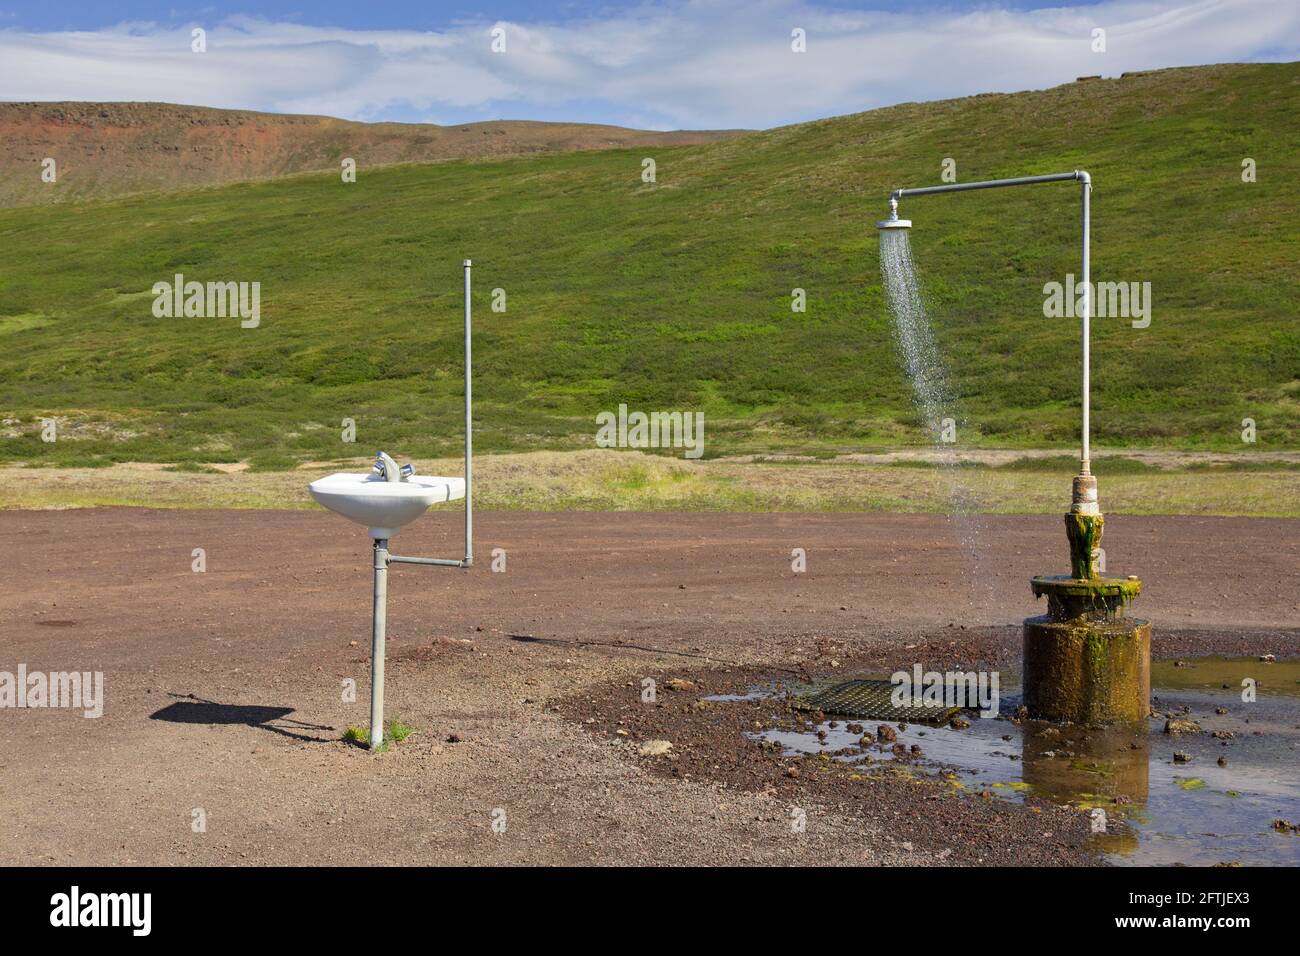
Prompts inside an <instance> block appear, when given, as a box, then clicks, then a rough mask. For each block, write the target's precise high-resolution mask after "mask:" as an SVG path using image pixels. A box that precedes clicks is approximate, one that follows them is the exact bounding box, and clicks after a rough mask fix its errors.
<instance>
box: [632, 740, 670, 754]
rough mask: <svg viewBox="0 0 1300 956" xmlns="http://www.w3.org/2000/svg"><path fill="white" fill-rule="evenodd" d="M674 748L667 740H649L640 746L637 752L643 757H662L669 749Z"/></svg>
mask: <svg viewBox="0 0 1300 956" xmlns="http://www.w3.org/2000/svg"><path fill="white" fill-rule="evenodd" d="M672 749H673V745H672V743H671V742H670V741H667V740H647V741H646V742H645V743H643V744H642V745H641V746H640V748H638V750H637V753H639V754H640V755H641V756H642V757H662V756H663V755H664V754H666V753H668V751H670V750H672Z"/></svg>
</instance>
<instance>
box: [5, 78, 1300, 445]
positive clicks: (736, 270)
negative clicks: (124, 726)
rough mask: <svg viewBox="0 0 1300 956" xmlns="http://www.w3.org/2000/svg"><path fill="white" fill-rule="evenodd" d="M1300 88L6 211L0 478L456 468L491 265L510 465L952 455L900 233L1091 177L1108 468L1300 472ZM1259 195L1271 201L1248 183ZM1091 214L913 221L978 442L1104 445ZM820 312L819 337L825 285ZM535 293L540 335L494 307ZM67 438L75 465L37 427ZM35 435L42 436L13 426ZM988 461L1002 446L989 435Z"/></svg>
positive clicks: (904, 116)
mask: <svg viewBox="0 0 1300 956" xmlns="http://www.w3.org/2000/svg"><path fill="white" fill-rule="evenodd" d="M1298 90H1300V64H1288V65H1282V66H1276V65H1272V66H1232V67H1209V68H1198V69H1193V70H1178V71H1166V72H1163V73H1159V74H1153V75H1147V76H1142V77H1136V78H1130V79H1126V80H1120V81H1094V82H1089V83H1084V84H1073V85H1070V86H1065V87H1060V88H1057V89H1054V90H1048V91H1043V92H1033V93H1023V94H1016V95H1009V96H1004V95H996V96H984V97H976V98H972V99H965V100H958V101H950V102H942V103H930V104H913V105H904V106H899V107H894V108H890V109H886V110H878V111H874V112H871V113H864V114H858V115H855V116H849V117H842V118H837V119H832V120H825V121H821V122H816V123H812V124H807V125H803V126H797V127H789V128H784V129H780V130H774V131H771V132H767V133H760V134H753V135H750V136H745V137H741V138H738V139H735V140H731V141H726V142H721V143H714V144H709V145H704V146H693V147H680V148H672V149H657V150H655V151H654V153H653V155H654V157H655V159H656V160H657V163H658V182H657V183H656V184H654V185H646V184H643V183H641V181H640V178H639V173H640V168H641V158H642V154H641V153H640V152H632V151H618V152H607V153H606V152H602V153H582V154H572V155H557V156H542V157H533V158H527V159H519V160H509V161H499V162H482V163H461V162H457V163H447V164H439V165H434V166H410V167H398V168H392V169H385V170H377V171H373V172H369V173H364V174H363V175H362V176H361V178H360V181H359V182H358V183H356V184H355V185H343V184H341V183H340V182H339V180H338V178H337V177H336V176H332V175H329V176H321V177H315V176H312V177H301V178H295V179H292V180H287V181H280V182H272V183H264V184H251V185H238V186H231V187H222V188H214V189H207V190H197V191H190V192H184V193H175V194H169V195H167V196H163V197H158V196H154V197H139V198H131V199H123V200H118V201H113V202H104V203H96V204H87V205H80V206H63V207H58V208H42V209H14V210H5V211H0V247H2V248H3V249H4V250H5V251H4V255H3V257H0V414H2V415H3V416H4V417H7V418H8V419H10V421H9V424H8V425H7V426H0V434H5V433H6V429H7V432H8V434H9V437H7V438H4V439H0V457H3V458H8V459H11V460H14V459H23V460H30V461H45V462H50V463H59V462H62V463H73V462H80V463H86V462H92V463H93V462H95V461H105V460H108V459H113V460H195V461H220V460H234V459H238V458H246V457H249V456H253V457H254V460H255V461H260V462H262V463H264V464H268V465H272V466H274V465H275V464H277V462H280V461H282V460H285V459H286V458H287V457H302V458H321V457H332V456H337V455H346V454H355V453H356V451H357V446H345V445H343V444H342V443H341V441H340V437H339V436H340V433H339V425H340V421H341V419H343V418H344V417H351V418H354V419H356V421H357V426H358V441H359V443H360V446H361V448H362V449H363V450H369V449H373V448H375V447H380V446H386V447H391V448H393V449H395V450H397V451H400V452H401V453H402V454H404V455H410V456H415V455H420V456H437V455H443V454H452V453H454V450H455V448H456V447H458V442H459V438H458V432H459V428H460V424H459V417H458V416H459V391H460V380H459V374H460V338H459V336H460V325H459V322H460V315H459V309H460V301H459V283H460V269H459V264H460V260H461V258H463V257H465V256H470V257H472V258H473V259H474V260H475V262H476V272H475V275H476V289H477V290H478V297H477V302H478V306H477V310H478V311H477V324H476V341H475V356H476V382H475V394H476V399H477V403H476V404H477V418H478V422H479V432H478V440H477V442H476V444H477V447H478V448H479V449H480V450H483V451H492V450H506V449H518V450H523V449H529V448H541V447H550V448H563V447H581V446H584V445H585V446H590V444H591V441H592V435H593V433H594V424H593V421H592V419H593V416H594V415H595V414H596V412H598V411H600V410H602V409H613V408H615V407H616V406H617V404H618V403H619V402H626V403H628V404H629V405H630V406H632V407H633V408H642V409H646V410H651V409H674V408H688V409H702V410H704V411H705V413H706V416H707V418H708V431H707V437H708V441H709V447H708V453H709V454H710V455H716V454H721V453H726V452H734V451H743V450H764V449H770V448H817V447H821V448H825V449H830V448H835V449H854V448H859V447H862V446H865V445H871V444H886V443H900V442H909V441H914V442H923V441H925V440H926V436H925V435H923V434H922V433H921V432H920V431H919V430H918V429H917V427H916V426H917V422H916V419H915V417H914V416H913V414H912V412H911V408H910V403H909V399H908V395H909V392H908V387H907V384H906V382H905V380H904V379H903V377H902V375H901V374H900V372H899V367H898V363H897V360H896V357H895V354H894V351H893V347H892V342H891V338H890V331H889V323H888V319H887V314H886V308H885V305H884V301H883V297H882V294H881V290H880V282H879V275H878V264H877V246H876V234H875V230H874V229H873V228H872V226H871V224H872V222H873V221H874V220H875V219H877V218H880V217H881V216H882V215H883V213H884V211H885V209H884V207H885V197H886V194H887V192H888V190H889V189H890V188H891V187H894V186H899V185H913V184H926V183H932V182H935V181H937V180H938V174H939V167H940V162H941V160H942V159H943V158H944V157H949V156H951V157H954V158H955V159H956V160H957V164H958V172H959V175H960V178H961V179H963V180H973V179H983V178H992V177H1000V176H1008V175H1017V174H1027V173H1041V172H1051V171H1058V170H1062V169H1071V168H1076V167H1078V168H1087V169H1089V170H1091V172H1092V174H1093V177H1094V180H1095V181H1096V190H1095V193H1094V202H1093V210H1094V250H1093V270H1094V277H1096V278H1099V279H1123V280H1136V281H1144V280H1149V281H1151V283H1152V285H1153V292H1154V296H1155V307H1154V318H1153V322H1152V324H1151V327H1150V328H1149V329H1146V330H1135V329H1131V328H1129V327H1128V324H1127V322H1120V321H1116V320H1111V321H1106V322H1099V323H1098V325H1097V328H1096V331H1095V344H1094V359H1095V368H1094V413H1093V420H1094V429H1095V434H1096V436H1097V440H1098V442H1099V443H1110V444H1124V443H1151V444H1161V445H1177V446H1183V447H1198V446H1217V447H1225V448H1226V447H1234V446H1235V447H1238V448H1240V447H1241V445H1240V442H1239V438H1238V432H1239V429H1240V421H1241V419H1242V418H1243V417H1247V416H1249V417H1252V418H1254V419H1255V420H1256V421H1257V422H1258V424H1259V433H1260V445H1261V447H1264V448H1274V449H1275V448H1278V447H1296V446H1297V445H1298V444H1300V405H1298V402H1300V381H1298V380H1297V375H1298V370H1300V336H1298V335H1297V321H1296V312H1297V305H1298V304H1300V287H1298V285H1297V280H1296V276H1295V263H1296V262H1297V261H1300V229H1298V228H1297V225H1296V224H1297V222H1300V185H1298V184H1300V148H1298V147H1300V119H1297V117H1300V96H1297V91H1298ZM1247 156H1249V157H1252V158H1254V159H1255V160H1256V161H1257V162H1258V166H1259V182H1257V183H1255V184H1253V185H1245V184H1243V183H1242V182H1241V180H1240V165H1241V161H1242V158H1243V157H1247ZM1077 203H1078V195H1077V190H1075V189H1073V188H1072V187H1068V186H1065V185H1050V186H1038V187H1031V188H1025V189H1019V190H1006V191H999V192H993V193H973V194H968V195H961V196H951V197H922V198H919V199H914V200H910V201H905V206H904V213H905V214H906V215H909V216H910V217H911V218H913V219H914V220H916V222H917V228H916V229H914V230H913V236H912V242H913V247H914V250H915V252H916V256H917V260H918V264H919V268H920V270H921V275H922V280H923V282H924V283H925V284H926V287H927V291H928V295H929V296H930V298H931V299H932V312H933V313H934V315H935V317H936V325H937V327H938V335H939V338H940V343H941V345H942V347H943V348H944V350H945V354H946V355H947V356H948V357H949V358H950V361H951V375H952V378H953V381H954V382H955V384H956V387H957V389H958V391H959V393H960V395H961V396H962V402H963V410H964V412H965V414H966V417H967V419H968V421H969V423H970V426H972V427H970V428H968V429H966V430H965V431H964V433H963V434H962V435H961V436H960V438H961V439H962V440H963V441H970V440H980V441H984V442H987V443H994V444H1004V445H1007V444H1021V445H1030V444H1033V445H1042V444H1050V443H1061V444H1062V445H1065V444H1068V443H1070V442H1072V441H1073V440H1074V437H1075V429H1076V427H1077V426H1076V420H1077V396H1076V391H1077V386H1076V377H1077V364H1078V346H1077V343H1076V341H1075V338H1076V336H1075V326H1074V323H1073V322H1072V321H1071V320H1048V319H1044V318H1043V317H1042V312H1041V308H1042V300H1043V295H1042V285H1043V283H1044V282H1045V281H1048V280H1051V279H1062V278H1063V277H1064V273H1065V272H1066V271H1075V270H1076V269H1077V253H1078V248H1077V246H1078V242H1077V229H1078V216H1077ZM174 272H183V273H185V274H186V277H187V278H191V279H204V280H206V279H223V280H224V279H233V280H246V281H254V280H256V281H260V282H261V283H262V324H261V326H260V328H257V329H250V330H245V329H241V328H239V326H238V323H237V322H236V321H234V320H231V319H156V318H154V317H153V316H152V314H151V311H150V306H151V302H152V299H151V296H150V295H149V294H148V290H149V288H150V286H151V285H152V284H153V283H154V282H155V281H158V280H162V279H169V278H170V277H171V275H172V274H173V273H174ZM796 286H798V287H802V288H804V289H806V290H807V292H808V297H809V308H808V312H807V313H806V314H803V315H800V314H793V313H792V312H791V311H790V305H789V303H790V290H791V289H792V288H794V287H796ZM494 287H503V288H505V289H506V290H507V293H508V297H509V298H508V302H509V307H508V311H507V312H506V313H505V314H494V313H492V312H490V311H489V310H488V308H487V306H488V302H489V290H491V289H492V288H494ZM44 415H62V416H66V417H67V422H66V423H64V425H63V434H64V436H65V437H78V438H79V439H80V440H76V441H67V440H64V441H59V442H57V443H55V444H53V445H50V444H44V443H42V442H40V441H39V439H38V437H37V435H36V431H35V426H34V419H35V418H36V417H37V416H44ZM14 419H18V420H20V421H19V422H18V423H15V422H14V421H13V420H14ZM976 430H977V431H978V434H974V433H975V432H976Z"/></svg>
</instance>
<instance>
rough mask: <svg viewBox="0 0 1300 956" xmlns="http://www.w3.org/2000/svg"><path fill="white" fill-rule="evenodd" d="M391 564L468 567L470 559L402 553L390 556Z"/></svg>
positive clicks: (389, 561)
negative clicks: (413, 556)
mask: <svg viewBox="0 0 1300 956" xmlns="http://www.w3.org/2000/svg"><path fill="white" fill-rule="evenodd" d="M388 563H389V564H434V565H437V566H438V567H441V568H468V567H469V562H468V561H458V560H456V559H455V558H410V557H406V556H404V555H400V554H392V555H389V556H388Z"/></svg>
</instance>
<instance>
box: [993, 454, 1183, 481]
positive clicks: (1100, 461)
mask: <svg viewBox="0 0 1300 956" xmlns="http://www.w3.org/2000/svg"><path fill="white" fill-rule="evenodd" d="M1091 465H1092V473H1093V474H1094V475H1096V476H1098V477H1099V478H1104V477H1106V476H1108V475H1144V474H1150V473H1152V472H1162V471H1165V470H1166V469H1164V468H1161V467H1160V466H1159V465H1152V464H1148V463H1147V462H1145V461H1139V460H1138V459H1136V458H1124V457H1122V456H1111V455H1107V456H1106V457H1104V458H1094V459H1093V460H1092V462H1091ZM993 467H995V468H1000V469H1004V470H1006V471H1050V472H1052V473H1053V474H1057V475H1067V474H1073V473H1074V472H1076V471H1078V470H1079V458H1078V456H1077V455H1051V456H1028V457H1025V458H1017V459H1015V460H1014V461H1009V462H1007V463H1006V464H1004V465H994V466H993Z"/></svg>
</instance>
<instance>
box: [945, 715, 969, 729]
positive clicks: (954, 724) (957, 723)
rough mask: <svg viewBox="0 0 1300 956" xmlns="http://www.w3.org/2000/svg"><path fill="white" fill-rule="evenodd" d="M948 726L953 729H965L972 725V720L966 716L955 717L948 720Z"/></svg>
mask: <svg viewBox="0 0 1300 956" xmlns="http://www.w3.org/2000/svg"><path fill="white" fill-rule="evenodd" d="M948 726H949V727H951V728H952V729H953V730H965V729H966V728H967V727H969V726H970V721H969V720H967V719H966V718H965V717H954V718H953V719H952V720H950V721H948Z"/></svg>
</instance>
